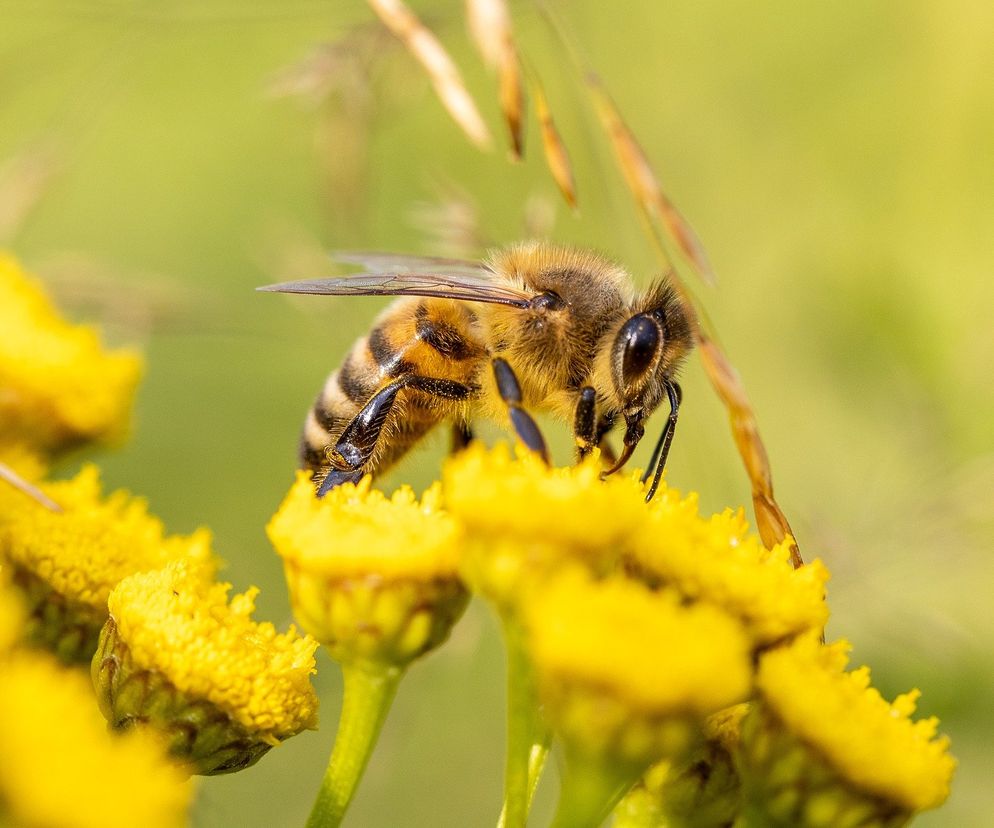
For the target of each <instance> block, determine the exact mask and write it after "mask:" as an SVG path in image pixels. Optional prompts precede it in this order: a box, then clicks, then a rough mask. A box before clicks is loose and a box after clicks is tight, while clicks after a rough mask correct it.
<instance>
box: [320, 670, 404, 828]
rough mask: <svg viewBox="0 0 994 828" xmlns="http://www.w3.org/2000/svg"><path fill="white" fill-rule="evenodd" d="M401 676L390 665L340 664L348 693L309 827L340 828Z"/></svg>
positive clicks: (398, 671) (343, 703)
mask: <svg viewBox="0 0 994 828" xmlns="http://www.w3.org/2000/svg"><path fill="white" fill-rule="evenodd" d="M403 675H404V671H403V670H402V669H400V668H399V667H391V666H388V665H378V664H343V665H342V676H343V678H344V681H345V692H344V695H343V698H342V714H341V716H340V718H339V721H338V733H336V734H335V747H334V749H333V750H332V752H331V759H330V760H329V761H328V769H327V770H326V771H325V774H324V779H323V780H322V782H321V790H320V791H318V796H317V799H316V800H315V801H314V807H313V808H312V809H311V815H310V817H309V818H308V820H307V828H337V826H339V825H341V823H342V819H343V818H344V817H345V811H346V810H347V809H348V807H349V803H350V802H351V801H352V796H353V794H354V793H355V790H356V788H357V787H358V785H359V780H360V779H361V778H362V774H363V771H365V769H366V763H367V762H368V761H369V757H370V755H371V754H372V752H373V747H374V746H375V745H376V740H377V737H378V736H379V735H380V728H381V727H382V726H383V721H384V720H385V719H386V717H387V713H388V712H389V710H390V705H391V703H392V702H393V697H394V695H395V694H396V693H397V685H398V684H400V679H401V678H402V677H403Z"/></svg>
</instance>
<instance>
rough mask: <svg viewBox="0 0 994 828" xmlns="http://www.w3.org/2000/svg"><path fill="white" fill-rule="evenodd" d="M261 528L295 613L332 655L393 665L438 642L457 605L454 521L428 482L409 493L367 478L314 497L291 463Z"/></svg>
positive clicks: (461, 601)
mask: <svg viewBox="0 0 994 828" xmlns="http://www.w3.org/2000/svg"><path fill="white" fill-rule="evenodd" d="M267 531H268V533H269V538H270V540H271V541H272V543H273V546H274V547H275V548H276V551H277V552H278V553H279V554H280V556H281V557H282V558H283V565H284V570H285V572H286V578H287V583H288V585H289V588H290V600H291V603H292V604H293V608H294V613H295V614H296V616H297V619H298V620H299V621H300V623H301V625H302V626H303V627H304V629H305V630H307V631H308V632H310V633H311V634H312V635H313V636H314V637H315V638H317V639H318V640H319V641H320V642H321V643H322V644H325V645H326V646H327V647H328V648H329V650H330V651H331V653H332V655H333V656H334V657H335V658H336V659H338V660H339V661H343V662H346V661H357V660H358V661H362V660H367V661H373V662H383V663H389V664H393V665H396V666H403V665H405V664H407V663H408V662H410V661H411V660H412V659H414V658H416V657H417V656H419V655H421V654H423V653H425V652H427V651H428V650H430V649H432V648H434V647H436V646H438V645H439V644H441V643H442V642H443V641H444V640H445V639H446V638H447V637H448V634H449V631H450V630H451V628H452V625H453V624H454V623H455V621H456V620H457V619H458V617H459V616H460V614H461V613H462V611H463V609H464V608H465V606H466V601H467V598H468V596H467V593H466V590H465V588H464V587H463V586H462V584H461V583H460V582H459V580H458V578H457V567H458V561H459V530H458V527H457V525H456V523H455V521H454V520H453V519H452V518H451V517H449V516H448V515H447V514H446V513H445V512H444V511H442V509H441V506H440V497H439V488H438V486H437V485H436V486H433V487H432V488H430V489H429V490H428V491H426V492H425V494H424V496H423V497H422V498H421V500H420V501H418V500H417V498H415V496H414V493H413V492H412V491H411V490H410V489H409V488H407V487H403V488H401V489H399V490H398V491H397V492H395V493H394V495H393V496H392V497H390V498H388V497H386V496H385V495H384V494H383V493H382V492H380V491H377V490H375V489H372V488H371V487H370V481H369V479H368V478H367V479H365V480H363V481H361V482H360V483H359V484H358V485H355V486H354V485H352V484H345V485H343V486H339V487H338V488H336V489H333V490H332V491H331V492H329V493H328V494H327V495H326V496H325V497H323V498H320V499H319V498H318V497H316V495H315V493H314V486H313V484H312V483H311V482H310V480H309V479H308V478H307V476H306V475H305V474H303V473H301V474H300V475H299V476H298V478H297V481H296V482H295V483H294V485H293V487H292V488H291V489H290V492H289V493H288V494H287V496H286V499H285V500H284V501H283V504H282V505H281V506H280V508H279V510H278V511H277V513H276V514H275V515H274V516H273V518H272V520H271V521H270V522H269V526H268V527H267Z"/></svg>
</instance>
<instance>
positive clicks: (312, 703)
mask: <svg viewBox="0 0 994 828" xmlns="http://www.w3.org/2000/svg"><path fill="white" fill-rule="evenodd" d="M230 588H231V585H230V584H222V583H214V582H212V581H210V580H208V579H207V577H205V572H204V570H203V569H202V568H197V567H195V566H191V565H190V564H188V563H185V562H178V563H172V564H169V565H168V566H166V567H165V568H163V569H160V570H156V571H154V572H146V573H140V574H137V575H132V576H130V577H128V578H125V579H124V580H123V581H121V583H120V584H119V585H118V586H117V587H116V588H115V589H114V591H113V592H112V593H111V595H110V600H109V604H108V605H109V609H110V619H109V621H108V622H107V625H106V627H105V629H104V632H103V634H102V636H101V642H100V649H99V650H98V651H97V653H96V655H95V656H94V659H93V676H94V684H95V685H96V687H97V688H98V698H99V699H100V704H101V709H102V710H103V711H104V715H105V716H106V717H107V719H108V720H109V721H110V722H111V724H112V725H115V726H123V725H127V724H130V723H132V722H134V721H151V723H152V724H153V725H154V726H157V727H158V728H159V729H161V730H163V731H165V732H166V733H167V734H168V735H169V736H170V737H171V739H172V742H171V748H172V750H173V752H174V753H175V754H176V755H178V756H181V757H183V758H186V759H188V760H190V761H192V762H194V763H195V764H196V765H197V767H198V770H199V772H201V773H208V772H210V773H219V772H225V771H230V770H238V769H240V768H242V767H247V766H248V765H249V764H251V763H252V762H254V761H256V760H258V758H259V757H260V756H262V755H263V753H265V752H266V751H267V750H268V749H269V748H270V747H272V746H273V745H276V744H278V743H279V742H281V741H283V740H284V739H287V738H289V737H290V736H293V735H294V734H296V733H299V732H300V731H301V730H304V729H305V728H313V727H315V726H316V723H317V704H318V702H317V696H316V695H315V693H314V689H313V687H312V686H311V682H310V675H311V673H313V672H314V651H315V649H317V642H316V641H314V640H313V639H311V638H310V637H306V636H305V637H301V636H299V635H298V634H297V633H296V631H295V630H293V629H292V628H291V630H290V631H289V632H287V633H282V634H281V633H278V632H277V631H276V629H275V628H274V627H273V625H272V624H269V623H257V622H255V621H253V620H252V618H251V614H252V612H253V611H254V609H255V603H254V602H255V596H256V594H257V592H258V591H257V590H255V589H250V590H249V591H248V592H245V593H243V594H241V595H235V596H234V597H233V598H232V599H231V601H230V603H229V602H228V599H227V594H228V591H229V590H230ZM136 684H137V685H140V686H143V687H144V688H145V691H146V692H144V693H136V692H135V689H134V688H135V686H136ZM191 722H200V723H202V724H203V725H204V727H203V729H201V730H200V731H199V732H193V731H192V730H191V728H190V723H191ZM193 730H196V728H194V729H193Z"/></svg>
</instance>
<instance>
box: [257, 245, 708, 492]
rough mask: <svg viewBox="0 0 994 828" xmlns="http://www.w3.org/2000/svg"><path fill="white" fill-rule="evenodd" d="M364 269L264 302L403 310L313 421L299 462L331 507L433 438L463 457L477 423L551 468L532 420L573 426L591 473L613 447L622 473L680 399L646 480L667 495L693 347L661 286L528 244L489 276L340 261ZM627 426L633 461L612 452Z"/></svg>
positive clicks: (470, 269)
mask: <svg viewBox="0 0 994 828" xmlns="http://www.w3.org/2000/svg"><path fill="white" fill-rule="evenodd" d="M337 258H339V259H340V260H341V261H343V262H347V263H352V264H358V265H361V266H362V267H364V268H365V270H364V271H363V272H361V273H356V274H353V275H350V276H343V277H332V278H326V279H313V280H307V281H299V282H286V283H283V284H278V285H270V286H268V287H264V288H260V290H268V291H278V292H282V293H307V294H321V295H345V296H370V295H372V296H398V297H400V298H398V299H397V300H396V301H395V302H393V303H392V304H391V305H389V306H388V307H387V308H386V309H385V310H384V311H383V313H381V314H380V316H379V317H378V318H377V319H376V321H375V322H374V323H373V326H372V329H371V330H370V332H369V333H368V334H367V335H366V336H363V337H361V338H360V339H359V340H357V341H356V342H355V343H354V344H353V345H352V348H351V349H350V351H349V353H348V355H347V356H346V357H345V360H344V362H343V363H342V365H341V367H339V368H338V369H337V370H336V371H334V372H332V374H331V375H330V376H329V377H328V379H327V381H326V382H325V384H324V387H323V389H322V390H321V392H320V393H319V394H318V397H317V400H316V401H315V403H314V405H313V407H312V408H311V410H310V411H309V412H308V414H307V419H306V421H305V423H304V430H303V435H302V437H301V445H300V461H301V464H302V465H303V467H305V468H307V469H309V470H310V471H311V472H312V475H313V477H314V480H315V483H316V484H317V485H318V494H320V495H323V494H324V493H326V492H327V491H329V490H330V489H331V488H333V487H334V486H337V485H339V484H341V483H344V482H347V481H352V482H356V481H358V480H359V479H360V478H361V477H362V476H363V475H365V474H369V473H374V474H375V473H379V472H381V471H383V470H385V469H386V468H387V467H388V466H390V465H392V464H393V463H394V462H396V461H397V460H399V459H400V458H401V457H403V455H404V454H405V453H406V452H407V451H408V450H409V449H410V448H411V447H412V446H413V445H414V444H415V443H416V442H417V441H418V440H420V439H421V438H422V437H423V436H425V435H426V434H427V433H428V432H429V431H430V430H431V429H432V428H434V427H435V426H436V425H438V424H440V423H443V422H448V423H451V424H452V426H453V429H454V431H453V433H454V435H455V437H456V442H457V443H458V444H462V443H464V442H465V441H466V440H468V439H469V436H470V431H469V426H470V423H471V422H472V420H473V419H475V418H481V417H482V418H490V419H496V420H499V421H504V422H507V421H508V420H509V421H510V424H511V426H512V427H513V429H514V431H515V433H516V434H517V436H518V438H519V439H520V440H521V441H522V442H523V443H524V444H525V445H526V446H528V447H529V448H531V449H533V450H534V451H537V452H539V453H540V454H542V455H543V456H547V452H546V447H545V441H544V439H543V438H542V434H541V432H540V431H539V428H538V426H537V425H536V423H535V421H534V420H533V419H532V416H531V414H530V413H529V412H532V411H536V412H537V411H542V412H550V413H552V414H554V415H556V416H558V417H559V418H561V419H564V420H567V421H568V422H571V423H572V424H573V430H574V435H575V438H576V445H577V452H578V454H579V456H580V457H581V458H582V457H583V456H585V455H586V454H588V453H589V452H590V451H591V449H593V448H594V447H595V446H598V445H599V446H601V448H602V451H603V454H604V456H605V457H606V458H607V461H608V463H610V468H608V469H607V470H606V471H605V474H611V473H613V472H615V471H617V470H618V469H620V468H621V467H622V466H623V465H624V464H625V463H626V462H627V461H628V460H629V458H630V457H631V455H632V453H633V451H634V450H635V447H636V446H637V445H638V443H639V441H640V440H641V439H642V436H643V434H644V431H645V427H644V422H645V420H646V418H647V417H648V416H649V415H650V414H651V413H652V412H653V411H654V410H655V409H656V408H657V407H658V406H659V405H660V404H661V403H662V402H663V400H664V399H665V400H667V401H668V403H669V407H670V415H669V417H668V418H667V420H666V424H665V425H664V427H663V431H662V433H661V434H660V437H659V439H658V441H657V443H656V446H655V449H654V451H653V454H652V458H651V460H650V462H649V464H648V467H647V469H646V472H645V476H644V478H643V480H648V479H649V477H650V476H651V477H652V484H651V486H650V488H649V492H648V495H647V499H651V497H652V495H653V494H654V493H655V490H656V487H657V486H658V484H659V479H660V476H661V474H662V470H663V466H664V465H665V463H666V457H667V454H668V451H669V447H670V442H671V441H672V439H673V433H674V430H675V428H676V423H677V415H678V413H679V409H680V396H681V394H680V386H679V385H678V384H677V383H676V381H675V374H676V371H677V369H678V368H679V366H680V363H681V362H682V361H683V359H684V358H685V357H686V355H687V354H688V353H689V351H690V349H691V348H692V346H693V341H694V324H695V322H694V316H693V312H692V310H691V309H690V308H689V307H688V306H687V305H686V303H685V302H683V301H682V300H681V298H680V296H679V294H678V293H677V292H676V291H675V290H674V289H673V287H672V285H671V284H670V283H669V281H668V280H667V279H666V278H665V277H664V278H662V279H660V280H658V281H656V282H655V283H654V284H652V285H650V287H649V288H648V289H646V290H644V291H642V292H637V291H636V290H635V288H634V286H633V284H632V280H631V278H630V277H629V275H628V274H627V273H626V272H625V271H624V270H623V269H622V268H621V267H619V266H617V265H615V264H613V263H611V262H609V261H608V260H606V259H604V258H602V257H600V256H598V255H597V254H594V253H591V252H588V251H585V250H581V249H578V248H574V247H568V246H562V245H553V244H548V243H541V242H530V243H525V244H520V245H516V246H513V247H509V248H506V249H503V250H499V251H496V252H494V253H492V254H491V255H490V257H489V258H488V259H487V260H486V261H485V262H473V261H464V260H461V259H445V258H424V257H412V256H397V255H393V254H387V253H342V254H338V255H337ZM622 422H623V423H624V426H625V432H624V438H623V449H622V451H621V454H620V456H618V457H617V458H614V456H613V453H612V452H611V450H610V446H609V445H608V444H607V442H606V437H607V435H608V434H609V432H610V431H611V430H612V429H613V428H614V427H615V426H616V425H620V423H622Z"/></svg>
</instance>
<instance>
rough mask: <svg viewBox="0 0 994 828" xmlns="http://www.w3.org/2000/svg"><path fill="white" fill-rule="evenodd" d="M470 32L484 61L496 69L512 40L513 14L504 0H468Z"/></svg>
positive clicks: (467, 11)
mask: <svg viewBox="0 0 994 828" xmlns="http://www.w3.org/2000/svg"><path fill="white" fill-rule="evenodd" d="M466 22H467V23H468V24H469V33H470V35H471V36H472V38H473V42H474V43H475V44H476V48H477V49H479V50H480V55H481V56H482V57H483V61H484V62H485V63H486V64H487V66H489V67H490V68H491V69H496V68H497V67H498V65H499V64H500V61H501V58H502V57H503V55H504V51H505V49H506V44H507V42H508V41H510V40H511V15H510V13H509V12H508V9H507V3H505V2H504V0H466Z"/></svg>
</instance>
